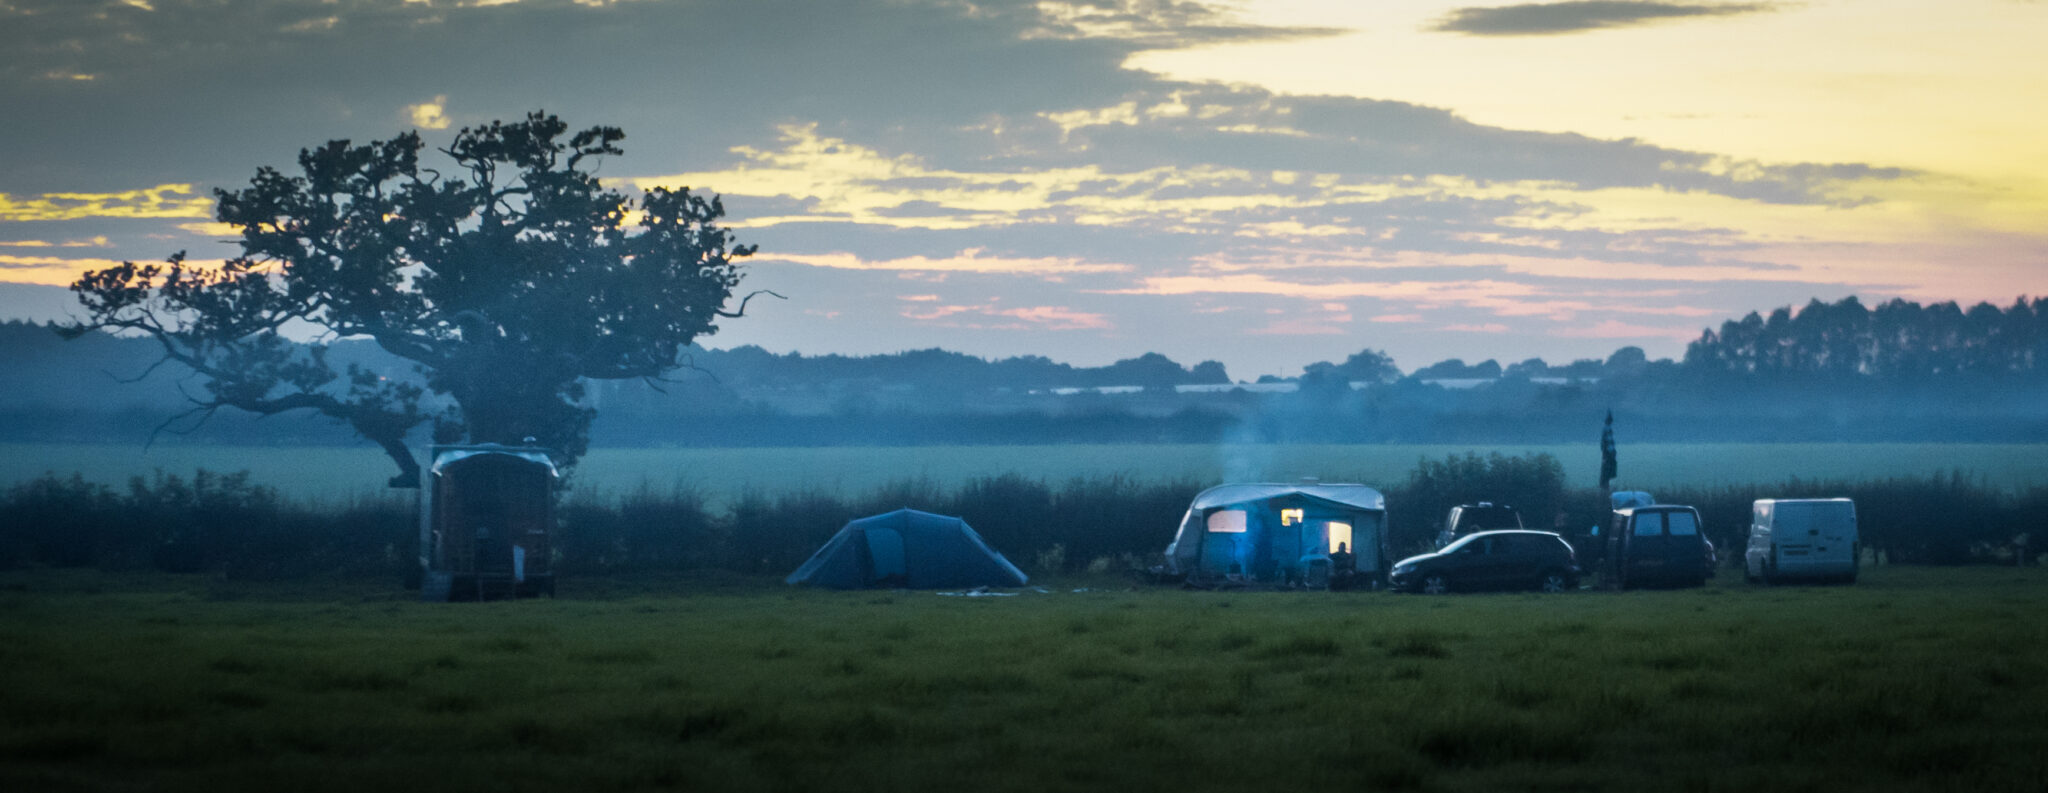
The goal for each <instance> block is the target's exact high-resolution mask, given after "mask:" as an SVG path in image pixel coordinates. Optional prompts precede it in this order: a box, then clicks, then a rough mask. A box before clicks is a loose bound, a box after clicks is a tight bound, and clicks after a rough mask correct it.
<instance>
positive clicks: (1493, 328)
mask: <svg viewBox="0 0 2048 793" xmlns="http://www.w3.org/2000/svg"><path fill="white" fill-rule="evenodd" d="M1437 330H1442V331H1449V332H1451V333H1506V332H1508V326H1506V325H1502V324H1500V323H1498V322H1488V323H1486V324H1483V325H1474V324H1470V323H1462V324H1457V325H1445V326H1443V327H1440V328H1437Z"/></svg>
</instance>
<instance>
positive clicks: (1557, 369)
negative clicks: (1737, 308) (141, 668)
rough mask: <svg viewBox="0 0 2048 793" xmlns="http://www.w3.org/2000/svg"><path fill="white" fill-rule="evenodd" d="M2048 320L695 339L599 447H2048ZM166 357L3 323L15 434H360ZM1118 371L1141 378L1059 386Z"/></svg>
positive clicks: (305, 439)
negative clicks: (994, 341)
mask: <svg viewBox="0 0 2048 793" xmlns="http://www.w3.org/2000/svg"><path fill="white" fill-rule="evenodd" d="M2044 323H2048V299H2036V300H2032V301H2028V300H2020V301H2017V302H2015V303H2014V304H2013V305H2012V306H2010V307H2008V308H1999V307H1997V306H1993V305H1990V304H1979V305H1977V306H1974V307H1970V308H1968V309H1964V308H1962V307H1960V306H1958V305H1956V304H1954V303H1936V304H1932V305H1926V306H1923V305H1920V304H1917V303H1912V302H1909V301H1904V300H1894V301H1891V302H1888V303H1885V304H1883V305H1881V306H1879V307H1877V308H1876V309H1866V308H1865V307H1863V305H1862V304H1861V303H1859V302H1858V301H1857V300H1856V299H1855V298H1847V299H1844V300H1841V301H1839V302H1836V303H1823V302H1820V301H1814V302H1812V303H1810V304H1808V305H1807V306H1805V307H1804V308H1803V309H1800V310H1798V311H1794V310H1792V309H1790V308H1783V309H1779V310H1777V311H1775V312H1773V313H1772V314H1771V315H1770V317H1768V318H1765V317H1762V316H1760V315H1757V314H1751V315H1749V316H1748V317H1745V318H1743V319H1742V320H1739V321H1731V322H1728V323H1725V324H1724V325H1723V326H1722V327H1721V328H1720V329H1719V330H1718V331H1716V330H1708V331H1705V332H1703V333H1702V335H1701V337H1700V339H1699V340H1697V341H1695V342H1693V344H1692V345H1691V346H1690V348H1689V349H1688V350H1687V353H1686V355H1685V358H1684V360H1682V361H1674V360H1669V359H1663V360H1651V359H1650V358H1649V357H1648V356H1647V355H1645V354H1644V352H1643V350H1641V349H1640V348H1636V347H1624V348H1621V349H1620V350H1617V351H1616V352H1615V353H1614V354H1613V355H1611V356H1609V357H1608V358H1606V359H1604V360H1602V359H1591V358H1589V359H1584V360H1578V361H1573V362H1570V363H1568V364H1559V365H1553V364H1549V363H1546V362H1545V361H1543V360H1542V359H1539V358H1532V359H1529V360H1525V361H1520V362H1516V363H1511V364H1508V365H1506V366H1502V365H1501V364H1500V363H1498V362H1496V361H1493V360H1485V361H1481V362H1478V363H1472V364H1468V363H1466V362H1465V361H1463V360H1458V359H1453V360H1448V361H1441V362H1438V363H1435V364H1432V365H1430V366H1426V367H1423V368H1421V369H1417V370H1415V371H1414V372H1411V373H1408V374H1406V375H1404V374H1402V372H1401V371H1400V370H1399V369H1398V368H1396V367H1395V366H1394V364H1393V362H1392V360H1391V359H1389V358H1388V357H1387V356H1386V355H1385V354H1384V353H1381V352H1378V351H1376V350H1371V349H1367V350H1363V351H1361V352H1359V353H1357V354H1355V355H1352V356H1350V357H1349V358H1347V359H1346V360H1344V361H1342V362H1339V363H1328V362H1318V363H1314V364H1310V365H1309V366H1307V367H1305V368H1304V370H1303V372H1302V373H1301V375H1299V376H1298V377H1294V378H1288V381H1289V382H1291V383H1293V384H1294V385H1295V386H1296V387H1297V388H1296V390H1294V391H1292V392H1288V393H1263V392H1254V391H1249V390H1242V389H1230V388H1227V387H1224V388H1214V389H1196V390H1189V391H1187V392H1181V391H1178V390H1176V386H1191V385H1202V386H1210V387H1217V386H1224V385H1225V384H1227V383H1228V382H1229V378H1228V375H1227V373H1226V372H1225V371H1224V369H1223V366H1222V365H1221V364H1218V363H1216V362H1214V361H1205V362H1203V363H1200V364H1197V365H1195V366H1193V367H1183V366H1182V365H1181V364H1178V363H1176V362H1174V361H1172V360H1170V359H1168V358H1166V357H1165V356H1161V355H1157V354H1152V353H1147V354H1145V355H1141V356H1138V357H1136V358H1131V359H1127V360H1123V361H1118V362H1117V363H1114V364H1111V365H1109V366H1103V367H1074V366H1069V365H1067V364H1060V363H1055V362H1052V361H1050V360H1048V359H1045V358H1042V357H1035V356H1025V357H1015V358H1005V359H1000V360H993V361H991V360H984V359H981V358H976V357H974V356H969V355H964V354H960V353H954V352H946V351H943V350H936V349H933V350H920V351H913V352H906V353H897V354H892V355H876V356H841V355H821V356H805V355H801V354H798V353H789V354H774V353H769V352H767V351H765V350H762V349H760V348H757V347H741V348H738V349H733V350H705V349H693V350H692V351H691V352H690V358H689V362H690V364H691V365H693V366H695V367H696V368H698V369H701V370H702V371H701V372H695V371H684V372H681V373H679V374H678V375H677V376H676V377H675V382H672V383H648V382H642V381H637V380H635V381H605V382H601V383H593V384H591V387H590V388H589V389H588V390H587V392H586V393H587V394H588V397H587V398H588V400H589V402H590V404H591V406H592V407H593V408H595V409H596V411H597V413H596V420H595V422H594V424H593V426H592V427H591V430H590V442H591V443H592V444H594V445H598V446H646V445H677V446H781V445H796V446H817V445H924V444H1026V443H1069V442H1089V443H1146V442H1173V443H1215V442H1221V441H1233V442H1311V443H1381V442H1408V443H1493V444H1498V443H1556V442H1565V441H1578V440H1586V439H1589V438H1591V437H1595V436H1596V433H1597V432H1598V424H1597V422H1598V417H1599V416H1601V415H1603V414H1604V413H1605V411H1607V410H1610V409H1611V410H1613V411H1614V412H1615V414H1616V418H1617V423H1618V424H1619V426H1620V427H1621V432H1622V433H1623V435H1624V437H1625V438H1627V439H1629V440H1634V441H1660V442H1682V441H1714V442H1864V441H1894V442H1980V443H1984V442H1989V443H1999V442H2048V369H2044V368H2043V366H2042V361H2043V358H2044V345H2048V333H2044V331H2043V328H2044ZM327 355H328V358H329V360H330V361H333V362H336V363H337V364H341V365H346V364H361V365H364V366H366V367H369V368H372V369H375V370H378V371H388V372H390V375H389V376H392V377H397V378H404V377H412V376H414V375H413V374H412V373H410V370H409V369H406V368H405V367H403V366H400V365H398V364H396V363H395V362H394V361H395V359H392V358H391V357H390V356H387V355H384V354H383V353H382V352H381V351H380V350H378V349H377V347H376V345H374V344H372V343H369V342H366V341H361V340H344V341H340V342H336V343H334V344H333V345H331V346H330V349H329V351H328V353H327ZM155 356H156V351H155V349H154V348H152V347H151V346H150V343H149V342H147V341H145V340H142V339H121V338H113V337H109V336H104V335H88V336H87V337H85V338H82V339H79V340H76V341H72V342H64V341H62V340H60V339H58V338H57V337H56V334H54V333H51V332H50V331H49V329H48V328H45V327H42V326H37V325H30V324H24V323H0V369H4V371H6V372H7V373H8V375H9V376H8V377H6V378H0V441H17V442H21V441H40V442H136V443H140V442H142V441H143V440H144V439H146V438H149V437H150V436H151V434H152V433H153V432H155V431H156V430H157V429H158V428H159V427H160V426H167V428H168V429H169V430H170V431H171V433H172V434H167V435H159V436H158V440H160V441H162V440H171V441H178V440H181V439H182V440H185V441H188V442H190V441H196V442H205V443H258V444H285V445H291V444H345V443H351V442H354V436H353V434H352V433H351V432H349V431H348V430H347V428H345V427H342V426H338V425H335V424H333V423H332V422H329V421H327V420H325V419H322V418H319V417H315V416H302V415H297V414H285V415H281V416H275V417H271V418H268V419H263V420H261V421H258V420H257V419H255V418H254V417H251V416H243V415H237V414H234V413H232V412H224V413H221V414H218V415H216V416H214V417H213V418H212V419H211V420H210V421H209V422H208V423H207V424H206V425H204V426H202V427H197V428H195V427H192V426H189V425H188V424H186V423H181V422H178V421H170V422H169V423H168V425H166V420H167V419H170V418H172V417H174V416H176V415H177V414H178V412H179V411H180V410H182V409H183V408H184V407H185V406H186V405H187V404H188V403H187V402H186V401H185V400H184V399H183V398H182V396H181V388H189V387H190V384H189V383H187V382H185V381H184V380H182V378H184V377H187V376H189V375H188V374H185V373H181V372H180V371H177V370H176V367H175V366H172V365H166V366H163V367H158V368H155V369H152V366H151V365H152V363H153V362H154V361H155ZM145 373H147V374H148V376H147V377H141V376H142V375H144V374H145ZM138 377H140V381H139V382H134V383H123V382H120V380H121V379H123V378H126V379H135V378H138ZM1262 379H1278V378H1262ZM1102 386H1127V387H1135V388H1136V390H1135V391H1134V392H1132V393H1114V394H1107V393H1093V392H1084V393H1078V394H1056V393H1052V390H1053V389H1072V388H1090V387H1102ZM1447 386H1448V387H1447ZM193 429H196V430H197V431H196V432H192V433H190V434H189V435H185V434H179V433H184V432H186V431H188V430H193ZM420 442H422V443H424V442H425V441H424V438H422V439H420Z"/></svg>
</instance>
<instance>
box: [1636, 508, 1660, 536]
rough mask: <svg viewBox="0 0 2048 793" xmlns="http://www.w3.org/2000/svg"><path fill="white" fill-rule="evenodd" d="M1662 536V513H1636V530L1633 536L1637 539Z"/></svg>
mask: <svg viewBox="0 0 2048 793" xmlns="http://www.w3.org/2000/svg"><path fill="white" fill-rule="evenodd" d="M1663 534H1664V513H1662V512H1638V513H1636V528H1635V535H1636V536H1637V537H1657V536H1661V535H1663Z"/></svg>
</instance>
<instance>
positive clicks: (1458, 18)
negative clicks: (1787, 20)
mask: <svg viewBox="0 0 2048 793" xmlns="http://www.w3.org/2000/svg"><path fill="white" fill-rule="evenodd" d="M1776 9H1777V6H1776V5H1775V4H1772V3H1715V4H1699V3H1662V2H1627V1H1626V0H1574V1H1573V2H1563V3H1524V4H1520V5H1510V6H1493V7H1467V8H1460V9H1456V10H1454V11H1452V12H1451V13H1450V15H1448V16H1446V17H1444V18H1443V19H1442V20H1441V21H1439V22H1438V23H1437V24H1436V25H1435V26H1434V27H1431V28H1430V29H1431V30H1435V31H1440V32H1444V33H1464V34H1467V35H1472V36H1547V35H1557V34H1563V33H1583V32H1585V31H1589V30H1602V29H1606V28H1618V27H1632V26H1636V25H1647V24H1651V23H1655V22H1663V21H1668V20H1673V19H1685V18H1690V17H1719V16H1734V15H1737V14H1755V13H1761V12H1766V11H1774V10H1776Z"/></svg>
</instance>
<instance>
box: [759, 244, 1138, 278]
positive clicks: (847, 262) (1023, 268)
mask: <svg viewBox="0 0 2048 793" xmlns="http://www.w3.org/2000/svg"><path fill="white" fill-rule="evenodd" d="M985 253H986V252H985V251H983V250H982V249H980V248H969V249H967V250H964V251H960V252H959V253H958V254H955V255H953V256H948V257H943V258H931V257H926V256H907V257H904V258H900V259H884V260H867V259H862V258H861V257H859V256H857V255H854V254H851V253H843V252H842V253H825V254H791V253H785V254H776V255H768V256H764V257H763V260H765V261H771V262H772V261H787V262H794V263H796V264H802V265H808V266H811V267H831V268H836V269H843V270H920V271H937V272H968V273H1001V274H1008V275H1036V276H1057V275H1066V274H1072V273H1111V272H1123V271H1125V270H1128V269H1130V268H1129V267H1128V266H1126V265H1121V264H1091V263H1087V262H1082V261H1079V260H1076V259H1066V258H1053V257H1041V258H1015V257H1006V256H989V255H985Z"/></svg>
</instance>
